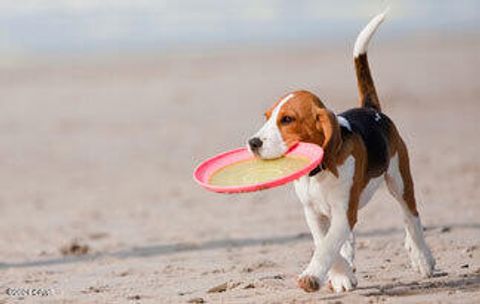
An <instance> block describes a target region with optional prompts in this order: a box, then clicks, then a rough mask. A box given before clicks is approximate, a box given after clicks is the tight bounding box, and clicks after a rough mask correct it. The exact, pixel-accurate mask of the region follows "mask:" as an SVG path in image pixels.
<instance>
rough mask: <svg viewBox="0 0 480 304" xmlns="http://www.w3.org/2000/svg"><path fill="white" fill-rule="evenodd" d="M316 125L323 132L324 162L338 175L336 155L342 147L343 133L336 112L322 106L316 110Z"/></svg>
mask: <svg viewBox="0 0 480 304" xmlns="http://www.w3.org/2000/svg"><path fill="white" fill-rule="evenodd" d="M316 127H317V129H318V131H319V132H320V133H322V134H323V143H322V144H321V146H322V148H323V151H324V153H325V154H324V156H323V164H324V165H325V167H326V168H327V169H329V170H330V172H332V173H333V174H334V175H335V176H337V177H338V171H337V163H336V161H335V160H336V156H337V154H338V153H339V152H340V149H341V147H342V135H341V132H340V126H339V124H338V121H337V117H336V116H335V114H334V113H333V112H332V111H330V110H328V109H326V108H320V109H317V111H316Z"/></svg>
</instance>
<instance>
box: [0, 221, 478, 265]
mask: <svg viewBox="0 0 480 304" xmlns="http://www.w3.org/2000/svg"><path fill="white" fill-rule="evenodd" d="M445 227H447V228H449V229H450V228H452V229H479V230H480V223H457V224H451V225H446V226H442V227H440V226H430V227H427V228H426V230H427V231H429V230H438V229H444V228H445ZM401 233H403V229H399V228H391V229H374V230H368V231H360V232H358V233H357V236H358V237H359V238H362V237H366V238H375V237H384V236H389V235H396V234H401ZM305 241H311V236H310V234H309V233H300V234H294V235H282V236H272V237H263V238H244V239H219V240H210V241H206V242H204V243H200V244H193V243H176V244H175V243H174V244H159V245H150V246H142V247H134V248H129V249H124V250H119V251H116V252H97V253H89V254H85V255H81V256H66V257H58V258H52V259H40V260H33V261H23V262H13V263H1V262H0V271H1V270H2V269H8V268H26V267H38V266H52V265H62V264H71V263H81V262H86V261H91V260H94V259H97V258H102V257H114V258H118V259H128V258H139V257H140V258H148V257H154V256H163V255H174V254H179V253H182V252H191V251H205V250H215V249H228V248H246V247H255V246H264V245H287V244H293V243H298V242H305Z"/></svg>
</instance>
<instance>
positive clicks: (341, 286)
mask: <svg viewBox="0 0 480 304" xmlns="http://www.w3.org/2000/svg"><path fill="white" fill-rule="evenodd" d="M356 286H357V279H356V278H355V275H354V274H353V272H352V271H351V270H349V271H342V272H339V271H336V270H333V269H332V270H330V272H329V273H328V287H329V288H330V289H331V290H332V291H334V292H343V291H350V290H353V289H354V288H355V287H356Z"/></svg>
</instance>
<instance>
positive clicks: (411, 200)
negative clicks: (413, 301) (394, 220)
mask: <svg viewBox="0 0 480 304" xmlns="http://www.w3.org/2000/svg"><path fill="white" fill-rule="evenodd" d="M385 180H386V184H387V188H388V190H389V191H390V193H391V194H392V195H393V197H394V198H395V199H396V200H397V201H398V202H399V203H400V206H401V207H402V208H401V209H402V211H403V219H404V222H405V248H406V249H407V251H408V254H409V256H410V261H411V264H412V267H413V268H414V269H415V270H417V271H418V272H420V273H421V274H422V275H423V276H425V277H429V276H431V275H432V273H433V269H434V267H435V260H434V258H433V256H432V253H431V251H430V248H429V247H428V245H427V243H426V242H425V238H424V236H423V227H422V224H421V221H420V216H419V214H418V211H417V206H416V201H415V194H414V189H413V181H412V177H411V173H410V166H409V159H408V152H407V149H406V147H405V144H404V143H403V141H402V140H401V139H400V141H399V147H398V150H397V153H396V154H395V156H394V157H393V158H392V159H391V161H390V166H389V168H388V171H387V173H386V174H385Z"/></svg>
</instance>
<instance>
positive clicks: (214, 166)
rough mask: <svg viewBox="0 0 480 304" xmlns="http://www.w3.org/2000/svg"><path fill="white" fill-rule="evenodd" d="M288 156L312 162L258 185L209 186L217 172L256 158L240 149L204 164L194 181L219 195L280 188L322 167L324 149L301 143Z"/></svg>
mask: <svg viewBox="0 0 480 304" xmlns="http://www.w3.org/2000/svg"><path fill="white" fill-rule="evenodd" d="M286 155H290V156H302V157H306V158H308V159H309V160H310V162H309V164H308V165H306V166H305V167H303V168H302V169H300V170H298V171H296V172H293V173H291V174H288V175H285V176H283V177H280V178H277V179H273V180H270V181H267V182H262V183H258V184H252V185H243V186H216V185H212V184H209V183H208V181H209V180H210V178H211V176H212V175H213V174H214V173H215V172H217V170H219V169H221V168H223V167H225V166H227V165H231V164H233V163H236V162H239V161H243V160H247V159H251V158H254V156H253V155H252V153H250V151H248V149H247V148H238V149H235V150H231V151H227V152H224V153H221V154H218V155H216V156H214V157H212V158H209V159H207V160H205V161H204V162H202V163H201V164H200V165H198V166H197V168H196V169H195V171H194V172H193V179H194V180H195V181H196V182H197V183H198V184H199V185H200V186H202V187H204V188H205V189H207V190H210V191H213V192H218V193H242V192H253V191H260V190H264V189H269V188H273V187H278V186H281V185H284V184H286V183H289V182H291V181H294V180H296V179H298V178H300V177H302V176H304V175H306V174H308V173H309V172H310V171H312V170H313V169H315V168H316V167H317V166H318V165H320V163H321V162H322V159H323V149H322V148H321V147H320V146H318V145H315V144H311V143H304V142H300V143H298V144H297V145H296V146H295V147H293V148H292V149H290V151H288V152H287V153H286Z"/></svg>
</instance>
